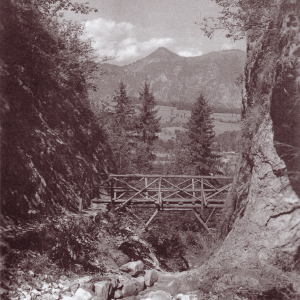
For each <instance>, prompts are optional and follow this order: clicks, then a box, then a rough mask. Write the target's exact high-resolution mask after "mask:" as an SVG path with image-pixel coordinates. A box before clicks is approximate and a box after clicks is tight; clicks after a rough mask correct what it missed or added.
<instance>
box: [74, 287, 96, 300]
mask: <svg viewBox="0 0 300 300" xmlns="http://www.w3.org/2000/svg"><path fill="white" fill-rule="evenodd" d="M94 296H95V293H94V292H93V291H92V290H90V289H87V288H81V287H80V288H78V289H77V291H76V292H75V295H74V297H73V300H75V299H76V300H90V299H92V298H93V297H94Z"/></svg>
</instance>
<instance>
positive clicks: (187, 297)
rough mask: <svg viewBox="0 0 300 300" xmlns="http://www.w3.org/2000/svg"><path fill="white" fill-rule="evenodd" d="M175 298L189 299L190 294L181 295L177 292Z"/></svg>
mask: <svg viewBox="0 0 300 300" xmlns="http://www.w3.org/2000/svg"><path fill="white" fill-rule="evenodd" d="M174 299H175V300H190V296H189V295H183V294H177V295H176V296H175V297H174Z"/></svg>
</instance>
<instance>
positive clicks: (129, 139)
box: [106, 81, 136, 174]
mask: <svg viewBox="0 0 300 300" xmlns="http://www.w3.org/2000/svg"><path fill="white" fill-rule="evenodd" d="M113 99H114V101H116V102H117V105H116V107H115V113H114V115H113V117H112V120H111V122H110V124H109V125H108V126H106V127H107V130H108V131H109V136H110V137H109V139H110V144H111V148H112V150H113V157H114V163H115V166H116V169H117V172H118V173H119V174H122V173H130V172H134V171H135V170H134V167H133V165H134V163H133V159H134V157H133V156H134V150H133V149H134V148H135V147H136V140H135V138H134V135H133V133H134V124H135V122H134V114H135V111H134V108H133V106H132V103H131V101H130V99H129V97H128V95H127V91H126V84H125V83H124V82H123V81H121V82H120V84H119V87H118V89H117V90H116V91H115V95H114V97H113Z"/></svg>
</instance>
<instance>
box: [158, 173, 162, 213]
mask: <svg viewBox="0 0 300 300" xmlns="http://www.w3.org/2000/svg"><path fill="white" fill-rule="evenodd" d="M158 203H159V206H160V208H161V207H162V200H161V177H159V180H158Z"/></svg>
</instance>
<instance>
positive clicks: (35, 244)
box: [4, 215, 104, 273]
mask: <svg viewBox="0 0 300 300" xmlns="http://www.w3.org/2000/svg"><path fill="white" fill-rule="evenodd" d="M37 225H38V226H35V227H31V229H30V230H25V231H24V232H23V233H22V232H20V230H19V229H18V232H15V233H14V234H13V235H11V236H10V237H9V236H4V239H5V240H6V241H7V242H8V243H9V245H10V247H11V249H10V253H9V255H8V256H9V257H8V258H7V265H8V266H10V267H11V266H12V265H14V264H16V265H19V267H20V268H21V269H30V270H32V271H34V272H37V273H41V271H43V270H42V269H41V268H49V269H51V264H53V266H56V267H59V268H62V269H65V270H74V268H75V264H81V265H82V266H83V267H84V269H85V270H90V271H95V270H97V271H104V269H103V266H102V265H101V264H98V263H97V256H98V254H99V253H98V248H97V245H98V233H99V229H100V228H101V227H100V225H97V224H96V223H95V222H94V221H93V220H92V219H89V218H87V217H83V216H80V215H77V216H76V215H74V216H64V217H56V218H51V219H46V220H43V221H42V223H41V224H37ZM42 261H47V264H43V265H40V263H41V262H42ZM54 269H55V267H54Z"/></svg>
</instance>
